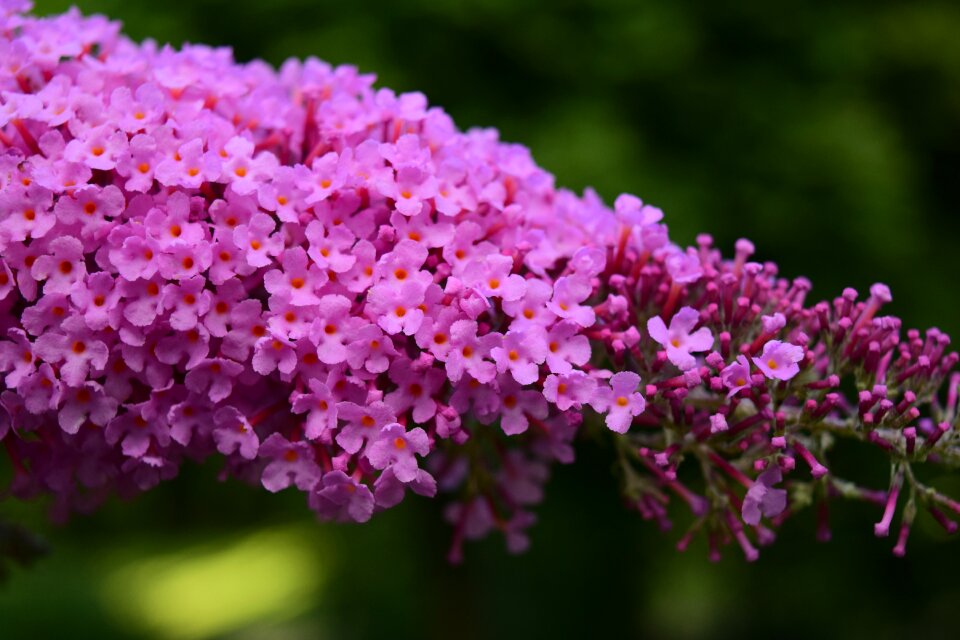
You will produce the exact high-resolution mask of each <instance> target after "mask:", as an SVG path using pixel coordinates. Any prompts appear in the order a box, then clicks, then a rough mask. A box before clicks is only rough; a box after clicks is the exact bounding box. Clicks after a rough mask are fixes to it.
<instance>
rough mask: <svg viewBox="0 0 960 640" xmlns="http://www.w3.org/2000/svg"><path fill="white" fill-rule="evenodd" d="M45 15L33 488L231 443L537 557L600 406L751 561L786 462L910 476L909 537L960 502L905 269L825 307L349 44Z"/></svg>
mask: <svg viewBox="0 0 960 640" xmlns="http://www.w3.org/2000/svg"><path fill="white" fill-rule="evenodd" d="M27 10H29V3H28V2H23V1H22V0H0V59H2V60H3V61H4V63H3V65H0V335H2V336H3V338H2V339H0V375H2V376H3V383H2V386H0V389H2V393H0V441H2V443H3V446H4V449H5V451H6V454H7V457H8V459H9V461H10V464H11V465H12V469H13V480H12V483H11V486H10V487H9V493H10V494H12V495H13V496H15V497H18V498H30V497H33V496H36V495H41V494H49V495H51V496H52V497H53V511H54V515H55V516H56V517H59V518H63V517H66V516H67V515H68V514H69V513H70V512H71V511H75V510H81V511H83V510H89V509H91V508H94V507H95V506H96V505H97V504H98V503H99V502H101V501H102V500H103V499H104V498H105V497H106V496H108V495H110V494H112V493H120V494H122V495H130V494H134V493H136V492H139V491H142V490H145V489H148V488H150V487H152V486H154V485H155V484H156V483H158V482H159V481H161V480H165V479H168V478H171V477H173V476H175V475H176V473H177V471H178V469H179V467H180V465H181V464H182V463H183V462H184V460H187V459H190V460H200V459H204V458H206V457H209V456H211V455H219V456H221V457H222V458H223V460H224V464H225V474H229V475H233V476H236V477H240V478H243V479H247V480H251V481H259V482H260V483H262V485H263V487H264V488H266V489H267V490H268V491H280V490H283V489H285V488H288V487H290V486H295V487H296V488H297V489H299V490H300V491H302V492H304V493H305V494H306V497H307V501H308V504H309V505H310V507H311V508H312V509H313V510H314V511H315V512H316V513H317V514H318V516H320V517H321V518H324V519H336V520H349V521H356V522H363V521H366V520H368V519H369V518H370V517H371V516H372V514H373V513H374V512H375V511H377V510H381V509H385V508H389V507H391V506H394V505H396V504H397V503H398V502H400V501H401V500H402V499H403V497H404V495H405V493H406V491H407V490H408V489H409V490H412V491H413V492H415V493H418V494H421V495H427V496H432V495H434V494H435V493H436V491H437V489H438V487H439V488H440V489H441V490H444V491H447V492H451V493H454V494H456V495H457V496H458V497H457V499H456V500H455V501H454V502H453V503H452V504H451V505H450V507H449V509H448V512H447V516H448V518H449V520H450V521H451V523H452V524H453V525H454V543H453V546H452V549H451V558H452V559H454V560H456V559H458V558H459V557H460V556H461V554H462V543H463V541H464V540H466V539H470V538H476V537H479V536H481V535H484V534H486V533H487V532H489V531H491V530H499V531H501V532H502V533H503V534H504V535H505V537H506V540H507V543H508V547H509V548H510V549H511V550H515V551H519V550H522V549H523V548H525V547H526V545H527V544H528V540H527V537H526V534H525V531H526V529H527V528H528V527H529V526H530V524H532V522H533V520H534V516H533V514H532V513H531V512H530V510H529V507H530V506H531V505H533V504H535V503H537V502H538V501H539V500H540V499H541V495H542V486H543V484H544V483H545V481H546V479H547V475H548V470H549V465H550V463H552V462H554V461H560V462H570V461H571V460H572V458H573V450H572V447H571V443H572V440H573V438H574V436H575V435H576V434H577V432H578V430H579V429H580V427H581V424H582V422H583V417H584V414H585V412H586V409H587V408H588V407H591V408H592V409H593V410H595V411H596V412H598V413H599V414H600V415H601V416H602V420H600V421H598V422H599V423H605V425H606V427H607V428H608V429H609V431H608V433H610V434H611V437H612V438H614V439H615V442H616V443H617V447H618V451H619V452H620V454H621V455H620V460H621V463H622V468H623V471H624V476H625V480H626V483H625V486H626V491H627V495H628V496H629V498H630V500H631V502H632V504H634V505H635V506H636V508H637V509H639V510H640V511H641V513H643V514H644V515H646V516H649V517H653V518H656V519H658V520H660V521H661V522H662V523H664V524H666V522H667V510H666V507H665V505H666V503H667V502H668V495H669V494H670V493H674V494H676V495H677V496H679V497H680V498H682V499H683V500H685V501H686V502H687V503H688V504H689V505H690V507H691V509H692V510H693V513H694V516H695V521H694V523H693V526H692V527H691V530H690V533H689V534H688V535H686V536H685V537H684V538H683V539H682V540H681V543H680V546H681V547H685V546H686V544H687V542H688V541H689V539H690V535H692V533H695V532H697V531H700V530H704V531H706V532H707V534H708V539H709V541H710V544H711V550H712V554H713V555H715V554H716V548H717V547H718V545H719V544H720V543H722V542H724V541H730V540H735V541H736V542H738V543H739V544H740V545H741V546H742V547H743V549H744V551H745V553H746V555H747V557H748V558H753V557H755V555H756V551H755V548H754V547H753V544H752V542H751V540H750V537H749V535H748V532H749V531H751V530H752V531H753V532H754V533H755V536H756V538H757V539H758V540H759V541H760V542H766V541H768V540H770V539H771V538H772V535H773V534H772V532H771V531H770V529H769V528H767V527H766V526H764V525H763V524H762V523H761V520H762V518H763V517H766V518H768V519H773V521H774V522H775V523H777V522H779V520H782V519H783V518H784V517H785V516H786V514H787V513H789V511H790V510H792V509H795V508H799V507H801V506H803V505H804V504H805V503H804V500H802V499H788V494H787V492H786V490H785V489H784V488H782V487H781V486H779V485H781V483H784V486H787V487H791V488H793V489H794V491H793V492H792V493H791V495H798V496H807V498H805V499H806V501H807V502H809V496H811V495H813V494H815V493H816V494H817V495H820V496H821V500H822V501H821V504H822V505H825V504H826V500H828V499H831V498H833V497H835V496H838V495H844V496H848V497H859V498H864V499H871V500H878V501H880V502H882V503H883V505H884V508H885V511H884V515H883V519H882V521H881V524H879V525H878V526H877V532H878V534H885V533H886V532H887V531H888V530H889V526H890V521H891V518H892V517H893V515H894V511H895V507H896V504H897V498H898V495H899V493H900V489H901V486H908V487H909V502H908V504H907V506H906V508H905V511H904V514H905V515H904V519H903V520H904V523H903V527H902V533H901V536H900V541H899V542H898V546H897V550H898V551H900V552H902V550H903V548H904V545H905V543H906V535H907V533H909V529H910V523H911V522H912V518H913V516H912V515H910V514H912V513H915V512H916V506H915V503H917V502H920V503H922V504H923V505H924V506H926V507H927V509H928V510H929V512H930V513H931V514H934V517H937V518H938V519H939V520H940V521H941V522H943V523H944V526H946V527H947V528H948V529H951V528H952V529H955V528H956V525H954V524H953V521H951V520H950V519H949V518H947V516H946V515H944V513H943V511H944V510H947V511H950V510H952V511H954V512H955V513H960V505H958V504H957V503H956V502H954V501H952V500H950V499H949V498H947V497H946V496H943V495H942V494H940V493H939V492H937V491H936V490H934V489H932V488H929V487H926V486H924V485H922V484H920V483H919V481H918V480H917V479H916V477H915V476H914V474H913V472H912V466H911V465H912V463H915V462H933V463H942V464H944V465H948V466H951V467H953V466H957V465H958V463H960V452H958V444H957V435H956V434H957V429H956V421H957V417H956V413H957V411H956V404H957V397H956V394H957V379H956V377H953V378H950V383H949V389H948V391H949V393H948V397H947V398H945V399H943V402H940V401H939V400H938V395H937V394H938V390H939V389H940V387H941V386H942V383H943V381H944V380H945V379H946V377H947V376H948V374H949V371H950V370H951V369H952V368H953V366H954V365H955V364H956V361H957V356H956V354H953V353H950V354H947V353H946V352H945V347H946V346H947V343H948V339H947V338H946V336H944V335H943V334H942V333H940V332H938V331H936V330H931V331H930V332H928V333H927V336H926V338H925V339H924V338H922V337H921V336H920V335H919V334H918V333H916V332H908V334H907V339H906V341H901V339H900V323H899V321H897V320H896V319H895V318H889V317H877V316H876V312H877V311H878V310H879V308H880V305H881V304H882V303H884V302H888V301H889V299H890V296H889V292H888V291H887V290H886V289H885V287H882V286H879V285H878V286H877V287H875V288H874V289H873V290H872V291H871V297H870V298H869V300H867V301H866V302H857V300H856V294H855V293H854V292H852V291H847V292H844V295H843V296H842V297H840V298H838V299H837V300H836V301H834V303H832V304H828V303H820V304H818V305H815V306H814V307H812V308H810V307H805V306H804V298H805V295H806V293H807V291H808V290H809V288H810V287H809V283H807V282H806V281H805V280H802V279H801V280H796V281H793V282H789V281H786V280H782V279H779V278H777V274H776V268H775V267H774V266H773V265H772V264H766V265H761V264H758V263H753V262H748V259H749V257H750V254H751V253H752V250H753V249H752V246H750V245H749V243H746V242H745V241H744V242H741V243H739V244H738V246H737V254H736V257H735V258H734V259H733V260H723V259H722V258H721V256H720V255H719V253H718V252H717V251H716V250H714V249H713V248H712V246H711V244H710V241H709V239H707V238H702V239H701V242H700V243H699V247H697V248H689V249H682V248H680V247H678V246H676V245H674V244H672V243H671V242H670V240H669V238H668V235H667V229H666V226H665V225H664V224H662V222H661V219H662V214H661V213H660V211H659V210H658V209H656V208H654V207H651V206H649V205H644V204H643V203H642V202H641V201H640V200H639V199H637V198H635V197H633V196H628V195H624V196H621V197H620V198H618V199H617V201H616V203H615V206H614V208H613V209H610V208H607V207H606V206H604V204H603V203H602V202H601V201H600V199H599V198H598V197H597V196H596V195H595V194H593V193H592V192H589V191H588V192H587V193H586V194H585V195H584V196H583V197H578V196H576V195H575V194H573V193H571V192H569V191H566V190H563V189H557V188H555V186H554V184H553V178H552V176H550V175H549V174H548V173H546V172H545V171H543V170H542V169H540V168H539V167H537V166H536V165H535V164H534V162H533V161H532V159H531V157H530V154H529V152H528V150H527V149H525V148H523V147H521V146H517V145H509V144H504V143H501V142H499V140H498V138H497V134H496V132H495V131H492V130H470V131H467V132H461V131H459V130H458V129H457V128H456V127H455V126H454V124H453V122H452V121H451V119H450V118H449V116H448V115H447V114H445V113H444V112H443V111H442V110H440V109H438V108H436V107H429V106H428V105H427V102H426V99H425V98H424V96H422V95H421V94H417V93H411V94H402V95H397V94H395V93H393V92H392V91H390V90H388V89H374V88H373V82H374V78H373V77H372V76H369V75H361V74H359V73H358V72H357V70H356V69H354V68H352V67H338V68H332V67H330V66H329V65H327V64H325V63H323V62H320V61H318V60H315V59H308V60H306V61H304V62H299V61H288V62H287V63H285V64H284V65H283V66H282V67H281V68H280V69H279V71H274V70H273V69H271V68H270V67H268V66H267V65H265V64H264V63H262V62H251V63H247V64H238V63H235V62H234V61H233V60H232V57H231V54H230V52H229V51H228V50H224V49H212V48H209V47H204V46H187V47H184V48H183V49H182V50H179V51H177V50H174V49H172V48H170V47H158V46H157V45H155V44H154V43H152V42H146V43H144V44H142V45H138V44H135V43H132V42H131V41H129V40H127V39H125V38H124V37H122V36H121V35H119V27H118V25H117V24H116V23H111V22H109V21H107V20H106V19H104V18H102V17H83V16H81V15H80V14H79V13H78V12H77V11H75V10H74V11H71V12H68V13H66V14H63V15H60V16H56V17H51V18H44V19H39V18H35V17H32V16H30V15H28V14H26V13H25V12H26V11H27ZM841 378H844V379H850V380H851V381H852V382H853V383H854V384H855V385H856V386H857V388H858V389H860V392H859V396H858V398H856V399H853V400H848V399H847V398H845V397H844V395H843V394H842V392H841V391H840V382H841ZM924 407H925V408H926V409H927V412H926V413H923V411H922V408H924ZM590 424H592V423H588V424H587V426H590ZM591 428H592V427H591ZM597 428H602V427H597ZM836 437H851V438H855V439H859V440H863V441H866V442H869V443H872V444H873V445H876V446H878V447H880V448H881V449H883V450H884V451H886V452H887V453H888V454H889V455H890V457H891V459H892V460H893V462H894V472H893V479H892V481H891V489H890V491H888V492H870V491H868V490H866V489H862V488H860V487H858V486H857V485H854V484H853V483H850V482H846V481H843V480H840V479H838V478H835V477H833V476H832V474H829V473H828V471H827V468H826V467H825V466H824V465H823V464H822V463H821V462H820V460H823V459H824V454H825V451H826V449H827V448H829V446H830V444H831V442H832V441H833V439H834V438H836ZM798 458H799V459H800V460H802V461H804V462H805V463H806V464H808V465H809V467H810V472H811V476H812V480H811V481H810V482H808V483H806V484H809V485H810V486H809V487H807V486H806V485H805V483H803V482H802V481H801V480H799V479H798V478H797V477H796V476H797V475H798V474H797V473H796V472H795V469H794V467H795V464H796V463H795V461H796V459H798ZM685 459H692V460H695V461H699V463H700V467H701V468H702V469H704V470H706V471H705V473H704V476H703V477H702V478H701V481H702V487H703V493H704V494H705V495H700V493H698V491H699V490H698V489H695V488H691V487H688V486H687V485H685V484H682V483H681V481H680V480H679V479H678V475H677V470H678V468H679V466H680V463H681V462H683V461H684V460H685ZM754 474H757V475H758V476H759V477H758V478H757V479H756V480H752V479H751V476H753V475H754ZM785 478H786V479H785ZM738 484H739V485H743V486H742V487H738V486H737V485H738ZM911 505H914V506H911ZM821 512H824V511H823V510H822V509H821Z"/></svg>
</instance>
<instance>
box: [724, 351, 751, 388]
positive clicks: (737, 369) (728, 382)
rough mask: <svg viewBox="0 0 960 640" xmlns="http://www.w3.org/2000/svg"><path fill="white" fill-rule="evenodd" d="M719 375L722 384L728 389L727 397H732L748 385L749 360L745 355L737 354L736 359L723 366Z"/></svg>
mask: <svg viewBox="0 0 960 640" xmlns="http://www.w3.org/2000/svg"><path fill="white" fill-rule="evenodd" d="M720 377H721V378H722V380H723V384H724V385H725V386H726V387H727V388H728V389H730V392H729V393H728V394H727V397H728V398H732V397H733V396H735V395H736V394H737V392H738V391H740V390H741V389H746V388H747V387H749V386H750V361H749V360H747V357H746V356H737V359H736V361H734V362H732V363H730V364H728V365H727V366H726V367H724V368H723V371H722V372H721V374H720Z"/></svg>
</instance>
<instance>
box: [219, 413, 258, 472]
mask: <svg viewBox="0 0 960 640" xmlns="http://www.w3.org/2000/svg"><path fill="white" fill-rule="evenodd" d="M213 420H214V424H216V425H217V426H216V428H215V429H214V430H213V439H214V441H216V443H217V451H219V452H220V453H222V454H223V455H225V456H228V455H232V454H233V453H239V454H240V456H241V457H242V458H244V459H246V460H253V459H254V458H256V457H257V453H258V452H259V450H260V439H259V438H258V437H257V432H256V431H254V430H253V427H252V426H250V422H249V421H247V418H246V416H244V415H243V414H242V413H240V412H239V411H237V409H236V408H234V407H230V406H227V407H223V408H222V409H220V410H219V411H217V412H216V413H215V414H214V416H213Z"/></svg>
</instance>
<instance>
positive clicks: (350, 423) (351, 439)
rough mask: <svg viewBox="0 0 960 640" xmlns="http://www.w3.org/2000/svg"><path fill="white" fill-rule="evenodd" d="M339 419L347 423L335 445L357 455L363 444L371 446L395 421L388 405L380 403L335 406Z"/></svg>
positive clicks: (344, 403) (394, 415)
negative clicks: (381, 431)
mask: <svg viewBox="0 0 960 640" xmlns="http://www.w3.org/2000/svg"><path fill="white" fill-rule="evenodd" d="M337 411H338V413H339V418H340V419H341V420H345V421H346V422H347V424H346V426H344V427H343V428H342V429H340V433H338V434H337V444H338V445H340V446H341V447H343V450H344V451H346V452H347V453H357V452H358V451H360V449H361V448H362V447H363V443H364V442H366V443H367V444H368V445H369V444H372V443H373V441H374V439H375V438H376V437H377V434H378V433H380V430H381V429H382V428H383V427H385V426H386V425H388V424H390V423H392V422H394V421H395V420H396V419H397V416H396V414H395V413H394V412H393V409H391V408H390V406H389V405H387V404H386V403H384V402H382V401H377V402H370V403H368V404H365V405H363V406H360V405H358V404H356V403H354V402H341V403H339V404H337Z"/></svg>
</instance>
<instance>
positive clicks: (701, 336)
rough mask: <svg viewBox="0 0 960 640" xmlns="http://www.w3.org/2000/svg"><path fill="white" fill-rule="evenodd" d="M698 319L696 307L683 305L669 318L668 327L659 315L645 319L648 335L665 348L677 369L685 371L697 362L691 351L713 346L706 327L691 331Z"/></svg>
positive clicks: (704, 349)
mask: <svg viewBox="0 0 960 640" xmlns="http://www.w3.org/2000/svg"><path fill="white" fill-rule="evenodd" d="M699 321H700V314H699V313H698V312H697V310H696V309H692V308H690V307H683V308H682V309H680V310H679V311H678V312H677V313H676V315H675V316H673V318H671V320H670V327H669V329H668V328H667V326H666V325H665V324H664V322H663V318H661V317H660V316H654V317H652V318H650V319H649V320H647V332H648V333H649V334H650V337H651V338H653V339H654V340H655V341H656V342H657V343H659V344H660V345H662V346H663V347H664V348H665V349H666V350H667V358H668V359H669V360H670V362H672V363H673V364H675V365H676V366H677V367H678V368H679V369H681V370H684V371H686V370H687V369H692V368H693V367H694V366H696V364H697V360H696V358H695V357H694V356H692V355H691V354H692V353H696V352H699V351H708V350H709V349H710V348H711V347H712V346H713V334H712V333H711V332H710V329H708V328H707V327H701V328H700V329H698V330H697V331H694V332H693V333H691V331H692V330H693V328H694V327H695V326H697V323H699Z"/></svg>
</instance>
